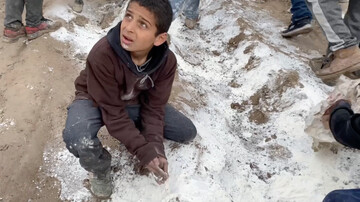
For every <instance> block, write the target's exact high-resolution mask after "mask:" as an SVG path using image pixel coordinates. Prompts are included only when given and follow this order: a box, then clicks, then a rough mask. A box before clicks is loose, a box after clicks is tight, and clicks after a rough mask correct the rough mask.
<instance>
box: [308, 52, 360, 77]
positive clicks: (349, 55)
mask: <svg viewBox="0 0 360 202" xmlns="http://www.w3.org/2000/svg"><path fill="white" fill-rule="evenodd" d="M359 70H360V49H359V48H358V46H352V47H349V48H344V49H340V50H337V51H335V52H334V59H333V60H332V61H331V63H330V65H329V66H328V67H327V68H323V69H321V70H319V71H317V72H315V73H316V75H317V76H318V77H320V78H321V79H332V78H337V77H339V76H340V75H341V74H346V75H349V73H352V72H357V71H359Z"/></svg>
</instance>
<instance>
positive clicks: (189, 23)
mask: <svg viewBox="0 0 360 202" xmlns="http://www.w3.org/2000/svg"><path fill="white" fill-rule="evenodd" d="M196 24H197V20H195V19H189V18H186V19H185V26H186V27H187V28H189V29H194V28H195V26H196Z"/></svg>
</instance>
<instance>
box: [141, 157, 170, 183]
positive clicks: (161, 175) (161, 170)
mask: <svg viewBox="0 0 360 202" xmlns="http://www.w3.org/2000/svg"><path fill="white" fill-rule="evenodd" d="M146 168H147V169H149V170H150V172H152V173H153V174H154V175H155V178H156V179H155V180H156V182H157V183H158V184H163V183H164V182H165V181H166V180H167V179H168V178H169V174H168V162H167V160H166V159H165V158H163V157H157V158H154V159H153V160H152V161H150V163H149V164H148V165H147V166H146Z"/></svg>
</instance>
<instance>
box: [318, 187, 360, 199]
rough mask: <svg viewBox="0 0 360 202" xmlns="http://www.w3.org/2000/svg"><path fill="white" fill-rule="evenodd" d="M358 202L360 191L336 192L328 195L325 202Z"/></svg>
mask: <svg viewBox="0 0 360 202" xmlns="http://www.w3.org/2000/svg"><path fill="white" fill-rule="evenodd" d="M340 201H346V202H358V201H360V189H344V190H335V191H332V192H330V193H328V194H327V195H326V197H325V198H324V200H323V202H340Z"/></svg>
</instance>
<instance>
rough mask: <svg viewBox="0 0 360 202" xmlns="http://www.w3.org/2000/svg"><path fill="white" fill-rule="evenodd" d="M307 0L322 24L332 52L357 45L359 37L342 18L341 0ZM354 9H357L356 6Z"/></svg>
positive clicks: (314, 15)
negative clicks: (353, 33)
mask: <svg viewBox="0 0 360 202" xmlns="http://www.w3.org/2000/svg"><path fill="white" fill-rule="evenodd" d="M352 1H358V0H352ZM307 2H308V7H309V9H310V10H311V11H312V13H313V17H315V18H316V20H317V21H318V23H319V24H320V27H321V29H322V30H323V32H324V34H325V36H326V38H327V40H328V42H329V49H330V51H331V52H334V51H337V50H339V49H344V48H348V47H351V46H354V45H357V43H358V42H357V38H356V37H355V36H354V35H352V32H351V31H350V29H349V27H348V26H347V25H346V23H345V22H344V20H343V19H342V10H341V7H340V4H339V0H307ZM351 3H352V4H355V3H354V2H351ZM358 4H359V3H357V5H358ZM353 9H354V10H356V8H353ZM352 12H354V11H352ZM355 12H359V11H355ZM355 16H357V15H355Z"/></svg>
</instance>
